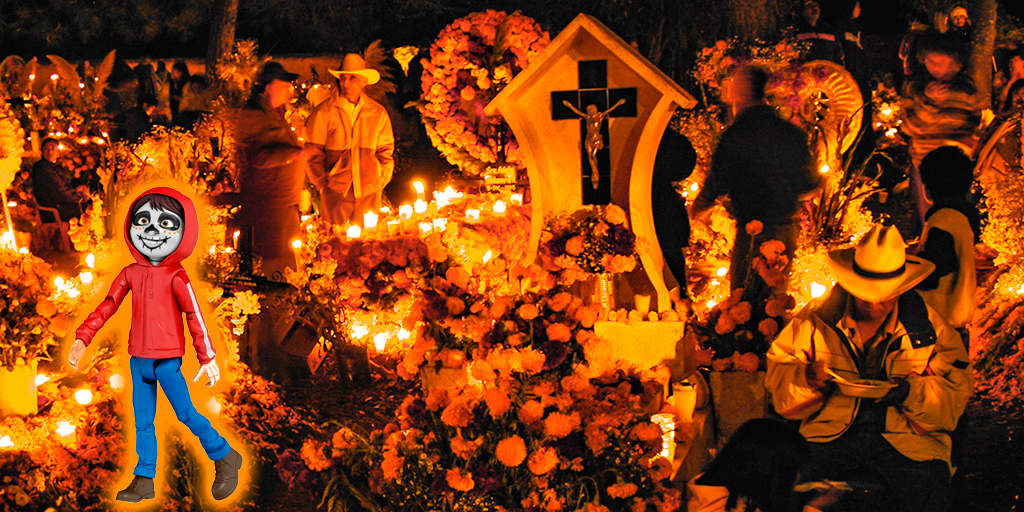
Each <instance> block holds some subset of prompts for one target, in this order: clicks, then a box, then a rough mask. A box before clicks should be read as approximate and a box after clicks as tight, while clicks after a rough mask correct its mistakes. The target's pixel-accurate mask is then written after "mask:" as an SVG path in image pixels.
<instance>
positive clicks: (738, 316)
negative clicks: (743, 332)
mask: <svg viewBox="0 0 1024 512" xmlns="http://www.w3.org/2000/svg"><path fill="white" fill-rule="evenodd" d="M751 308H752V307H751V304H750V302H747V301H742V302H740V303H739V304H736V305H735V306H733V307H731V308H729V316H730V317H732V319H733V321H734V322H736V324H737V325H739V324H744V323H746V322H747V321H748V320H750V310H751Z"/></svg>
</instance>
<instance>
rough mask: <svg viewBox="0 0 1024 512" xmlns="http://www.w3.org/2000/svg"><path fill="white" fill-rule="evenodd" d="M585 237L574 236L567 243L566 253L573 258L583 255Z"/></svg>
mask: <svg viewBox="0 0 1024 512" xmlns="http://www.w3.org/2000/svg"><path fill="white" fill-rule="evenodd" d="M583 249H584V247H583V237H581V236H574V237H572V238H570V239H568V240H566V241H565V252H566V253H568V254H571V255H573V256H579V255H580V254H583Z"/></svg>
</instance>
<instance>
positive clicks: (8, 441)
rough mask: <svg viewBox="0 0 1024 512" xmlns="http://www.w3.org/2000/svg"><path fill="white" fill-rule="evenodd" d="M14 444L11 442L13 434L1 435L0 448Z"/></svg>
mask: <svg viewBox="0 0 1024 512" xmlns="http://www.w3.org/2000/svg"><path fill="white" fill-rule="evenodd" d="M12 446H14V443H13V442H11V436H3V437H0V448H10V447H12Z"/></svg>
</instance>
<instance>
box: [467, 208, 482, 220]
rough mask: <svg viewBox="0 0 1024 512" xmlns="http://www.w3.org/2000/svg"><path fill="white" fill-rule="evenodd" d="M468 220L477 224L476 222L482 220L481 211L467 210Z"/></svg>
mask: <svg viewBox="0 0 1024 512" xmlns="http://www.w3.org/2000/svg"><path fill="white" fill-rule="evenodd" d="M466 220H468V221H470V222H475V221H478V220H480V210H475V209H472V208H471V209H469V210H466Z"/></svg>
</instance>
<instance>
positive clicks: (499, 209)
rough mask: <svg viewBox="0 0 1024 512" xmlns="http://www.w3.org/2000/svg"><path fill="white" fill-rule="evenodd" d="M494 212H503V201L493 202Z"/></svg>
mask: <svg viewBox="0 0 1024 512" xmlns="http://www.w3.org/2000/svg"><path fill="white" fill-rule="evenodd" d="M494 213H505V201H495V202H494Z"/></svg>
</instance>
